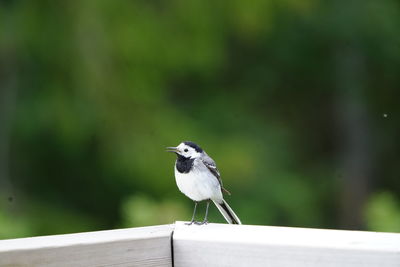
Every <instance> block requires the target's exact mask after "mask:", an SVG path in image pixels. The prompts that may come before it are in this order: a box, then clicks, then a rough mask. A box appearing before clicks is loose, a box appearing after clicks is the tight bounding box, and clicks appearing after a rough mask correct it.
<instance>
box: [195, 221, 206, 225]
mask: <svg viewBox="0 0 400 267" xmlns="http://www.w3.org/2000/svg"><path fill="white" fill-rule="evenodd" d="M194 223H195V224H197V225H203V224H208V221H207V220H205V221H202V222H194Z"/></svg>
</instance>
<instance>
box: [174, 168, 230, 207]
mask: <svg viewBox="0 0 400 267" xmlns="http://www.w3.org/2000/svg"><path fill="white" fill-rule="evenodd" d="M175 180H176V184H177V186H178V188H179V190H180V191H181V192H182V193H183V194H185V195H186V196H187V197H188V198H190V199H192V200H194V201H202V200H206V199H212V200H217V201H221V200H222V193H221V186H220V184H219V181H218V179H217V178H216V177H215V176H214V175H213V174H212V173H211V172H210V171H209V170H208V169H207V167H205V166H204V165H203V166H202V165H200V164H199V163H198V162H196V161H195V162H194V166H193V169H192V170H191V171H190V172H189V173H180V172H179V171H178V170H177V169H176V167H175Z"/></svg>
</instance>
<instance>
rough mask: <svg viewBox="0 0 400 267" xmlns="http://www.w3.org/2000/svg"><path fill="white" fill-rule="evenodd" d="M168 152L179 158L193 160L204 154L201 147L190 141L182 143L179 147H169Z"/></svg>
mask: <svg viewBox="0 0 400 267" xmlns="http://www.w3.org/2000/svg"><path fill="white" fill-rule="evenodd" d="M167 151H168V152H174V153H176V154H177V155H178V156H182V157H184V158H191V159H195V158H199V157H200V156H201V154H202V153H203V149H201V147H199V146H198V145H196V144H195V143H193V142H190V141H186V142H182V143H180V144H179V146H177V147H167Z"/></svg>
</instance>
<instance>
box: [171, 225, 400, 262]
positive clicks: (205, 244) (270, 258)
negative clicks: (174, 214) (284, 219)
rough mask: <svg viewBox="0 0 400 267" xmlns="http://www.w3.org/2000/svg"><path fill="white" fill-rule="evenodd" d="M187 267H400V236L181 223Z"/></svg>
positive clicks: (179, 250)
mask: <svg viewBox="0 0 400 267" xmlns="http://www.w3.org/2000/svg"><path fill="white" fill-rule="evenodd" d="M173 246H174V262H175V266H176V267H181V266H185V267H186V266H191V267H197V266H199V267H200V266H208V267H209V266H230V267H232V266H270V267H275V266H279V267H294V266H296V267H303V266H307V267H324V266H329V267H330V266H332V267H333V266H335V267H336V266H340V267H354V266H371V267H372V266H374V267H376V266H378V267H392V266H393V267H399V266H400V234H394V233H376V232H362V231H341V230H322V229H305V228H288V227H269V226H249V225H228V224H208V225H202V226H197V225H191V226H187V225H184V224H183V223H182V222H177V223H176V225H175V230H174V238H173Z"/></svg>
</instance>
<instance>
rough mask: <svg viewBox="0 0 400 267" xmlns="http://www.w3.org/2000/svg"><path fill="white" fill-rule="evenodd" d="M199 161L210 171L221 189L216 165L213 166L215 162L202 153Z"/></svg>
mask: <svg viewBox="0 0 400 267" xmlns="http://www.w3.org/2000/svg"><path fill="white" fill-rule="evenodd" d="M201 161H202V162H203V163H204V165H205V166H206V167H207V168H208V169H209V170H210V172H211V173H212V174H213V175H214V176H215V177H216V178H217V179H218V182H219V184H220V185H221V188H222V180H221V175H220V174H219V171H218V169H217V165H216V164H215V161H214V160H213V159H212V158H211V157H210V156H209V155H207V154H206V153H205V152H204V154H203V156H202V157H201Z"/></svg>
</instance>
